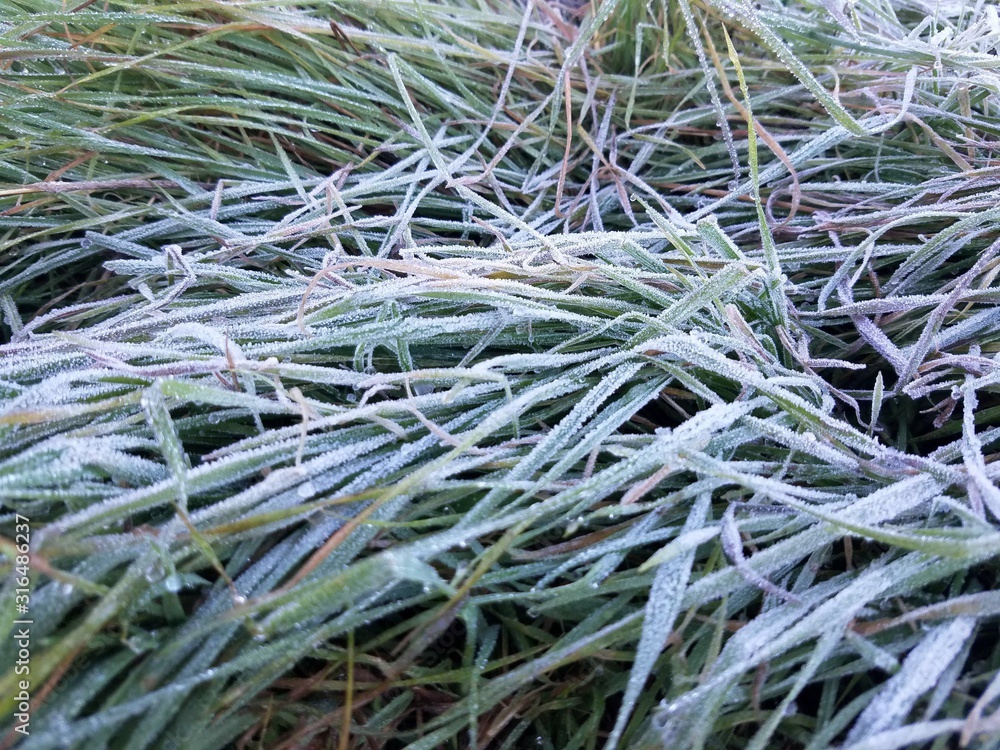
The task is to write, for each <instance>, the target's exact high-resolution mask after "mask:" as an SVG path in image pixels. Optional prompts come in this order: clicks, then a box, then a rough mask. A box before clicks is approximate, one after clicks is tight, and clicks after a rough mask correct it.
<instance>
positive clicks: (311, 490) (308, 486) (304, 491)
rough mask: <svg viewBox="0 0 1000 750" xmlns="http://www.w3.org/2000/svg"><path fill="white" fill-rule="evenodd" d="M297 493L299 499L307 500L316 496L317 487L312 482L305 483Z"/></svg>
mask: <svg viewBox="0 0 1000 750" xmlns="http://www.w3.org/2000/svg"><path fill="white" fill-rule="evenodd" d="M295 492H296V494H298V496H299V497H301V498H303V499H305V498H307V497H312V496H313V495H315V494H316V487H315V485H313V483H312V482H303V483H302V484H300V485H299V488H298V489H297V490H296V491H295Z"/></svg>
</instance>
